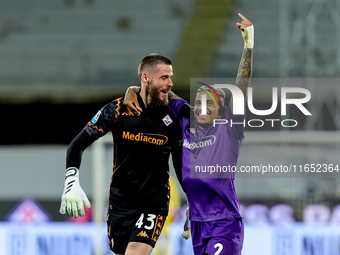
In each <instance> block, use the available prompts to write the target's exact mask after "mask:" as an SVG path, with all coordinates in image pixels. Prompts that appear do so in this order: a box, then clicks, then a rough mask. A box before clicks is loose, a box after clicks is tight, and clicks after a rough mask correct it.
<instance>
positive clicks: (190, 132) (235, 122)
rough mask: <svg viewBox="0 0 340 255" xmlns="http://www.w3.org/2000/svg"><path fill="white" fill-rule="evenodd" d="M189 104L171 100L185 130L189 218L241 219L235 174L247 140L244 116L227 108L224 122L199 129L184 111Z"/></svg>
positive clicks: (184, 176)
mask: <svg viewBox="0 0 340 255" xmlns="http://www.w3.org/2000/svg"><path fill="white" fill-rule="evenodd" d="M186 105H187V102H186V101H185V100H182V99H175V100H172V101H171V102H170V106H171V107H170V108H171V109H172V110H173V112H174V114H175V116H176V117H177V118H179V120H180V125H181V128H182V132H183V155H182V183H183V187H184V190H185V192H186V194H187V197H188V203H189V208H190V220H192V221H205V222H207V221H213V220H219V219H233V218H240V217H241V213H240V206H239V201H238V199H237V195H236V191H235V186H234V177H235V172H236V171H237V170H236V164H237V159H238V155H239V151H240V147H241V143H242V141H243V139H244V124H243V123H244V119H245V116H244V115H233V114H232V112H231V109H230V107H228V109H227V111H225V113H224V115H223V116H222V117H223V118H222V120H223V121H220V123H222V122H223V124H218V125H215V127H213V126H210V127H208V128H205V129H200V128H199V127H198V125H197V122H196V121H195V120H194V119H193V120H192V121H190V117H189V116H186V115H183V114H181V111H182V109H183V107H188V106H186ZM225 120H226V121H225ZM190 123H192V124H190Z"/></svg>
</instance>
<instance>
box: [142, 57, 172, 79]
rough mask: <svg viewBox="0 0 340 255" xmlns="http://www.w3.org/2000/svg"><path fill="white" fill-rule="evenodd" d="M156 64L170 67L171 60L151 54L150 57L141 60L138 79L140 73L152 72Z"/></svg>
mask: <svg viewBox="0 0 340 255" xmlns="http://www.w3.org/2000/svg"><path fill="white" fill-rule="evenodd" d="M158 64H166V65H172V63H171V60H170V59H168V58H167V57H164V56H162V55H160V54H157V53H152V54H150V55H147V56H146V57H144V58H143V59H142V61H141V62H140V64H139V66H138V77H139V79H141V77H142V73H143V72H144V71H145V70H148V71H153V69H154V68H155V66H156V65H158Z"/></svg>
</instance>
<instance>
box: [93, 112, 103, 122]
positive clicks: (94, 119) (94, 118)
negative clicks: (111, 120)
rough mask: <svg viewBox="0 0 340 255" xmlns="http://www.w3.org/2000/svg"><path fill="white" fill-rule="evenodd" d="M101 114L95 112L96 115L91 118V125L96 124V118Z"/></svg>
mask: <svg viewBox="0 0 340 255" xmlns="http://www.w3.org/2000/svg"><path fill="white" fill-rule="evenodd" d="M101 113H102V112H101V111H99V112H97V114H96V115H95V116H94V117H93V118H92V120H91V122H92V123H93V124H96V123H97V121H98V118H99V116H100V114H101Z"/></svg>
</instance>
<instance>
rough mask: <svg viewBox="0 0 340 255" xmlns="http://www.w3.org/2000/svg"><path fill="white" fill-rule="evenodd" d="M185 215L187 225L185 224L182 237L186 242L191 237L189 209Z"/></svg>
mask: <svg viewBox="0 0 340 255" xmlns="http://www.w3.org/2000/svg"><path fill="white" fill-rule="evenodd" d="M185 214H186V220H185V223H184V230H183V233H182V237H183V238H184V239H185V240H188V239H189V238H190V236H191V229H190V221H189V207H187V210H186V213H185Z"/></svg>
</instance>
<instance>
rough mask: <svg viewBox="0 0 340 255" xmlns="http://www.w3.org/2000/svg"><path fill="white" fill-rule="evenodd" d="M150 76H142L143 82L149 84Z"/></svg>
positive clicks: (143, 74) (145, 74) (145, 73)
mask: <svg viewBox="0 0 340 255" xmlns="http://www.w3.org/2000/svg"><path fill="white" fill-rule="evenodd" d="M149 79H150V78H149V74H148V73H147V72H143V73H142V75H141V81H142V82H144V83H147V82H148V81H149Z"/></svg>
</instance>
